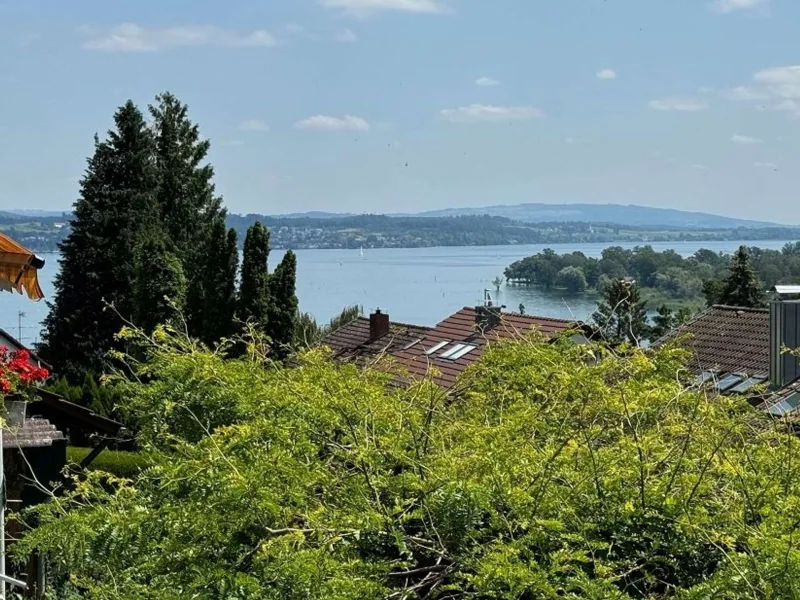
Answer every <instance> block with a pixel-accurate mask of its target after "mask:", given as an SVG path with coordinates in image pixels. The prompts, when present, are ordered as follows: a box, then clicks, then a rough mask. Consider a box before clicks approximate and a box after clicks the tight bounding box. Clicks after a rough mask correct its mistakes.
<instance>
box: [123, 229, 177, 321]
mask: <svg viewBox="0 0 800 600" xmlns="http://www.w3.org/2000/svg"><path fill="white" fill-rule="evenodd" d="M135 276H136V278H135V284H134V297H135V301H136V313H135V319H134V321H135V323H136V325H138V326H139V327H141V328H142V329H144V330H145V331H147V332H150V331H152V330H153V329H155V327H156V325H160V324H163V323H166V322H168V321H169V320H170V319H172V318H173V317H174V316H175V312H176V310H177V311H181V310H182V309H183V306H184V302H185V301H186V277H185V276H184V273H183V266H182V265H181V261H180V260H179V259H178V257H177V256H176V255H175V254H174V253H173V252H171V251H170V250H169V248H168V244H167V241H166V240H165V239H164V236H163V234H162V233H161V231H160V230H159V229H154V230H151V231H150V232H149V234H148V235H146V236H144V238H143V239H142V241H141V242H140V243H139V245H138V246H137V249H136V262H135Z"/></svg>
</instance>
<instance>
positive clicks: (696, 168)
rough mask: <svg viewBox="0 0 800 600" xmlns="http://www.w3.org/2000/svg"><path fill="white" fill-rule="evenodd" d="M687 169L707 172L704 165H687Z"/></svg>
mask: <svg viewBox="0 0 800 600" xmlns="http://www.w3.org/2000/svg"><path fill="white" fill-rule="evenodd" d="M689 168H690V169H693V170H695V171H708V167H707V166H705V165H700V164H696V165H689Z"/></svg>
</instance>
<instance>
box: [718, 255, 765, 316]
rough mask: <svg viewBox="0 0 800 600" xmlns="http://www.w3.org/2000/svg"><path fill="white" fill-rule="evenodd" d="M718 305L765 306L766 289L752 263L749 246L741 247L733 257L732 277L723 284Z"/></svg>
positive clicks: (727, 278) (729, 276)
mask: <svg viewBox="0 0 800 600" xmlns="http://www.w3.org/2000/svg"><path fill="white" fill-rule="evenodd" d="M717 303H718V304H725V305H727V306H741V307H746V308H759V307H762V306H764V304H765V301H764V289H763V287H762V286H761V282H760V281H759V279H758V275H757V274H756V272H755V269H753V265H752V264H751V262H750V253H749V252H748V251H747V246H740V247H739V249H738V250H737V251H736V253H735V254H734V255H733V258H732V259H731V265H730V275H728V277H726V278H725V279H724V280H723V282H722V286H721V288H720V296H719V301H718V302H717Z"/></svg>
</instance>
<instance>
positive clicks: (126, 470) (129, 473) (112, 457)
mask: <svg viewBox="0 0 800 600" xmlns="http://www.w3.org/2000/svg"><path fill="white" fill-rule="evenodd" d="M91 451H92V449H91V448H78V447H76V446H68V447H67V462H68V463H76V464H79V463H80V462H81V461H82V460H83V459H84V458H86V456H87V455H88V454H89V453H90V452H91ZM151 464H152V463H151V461H150V458H149V457H148V456H147V455H146V454H141V453H139V452H123V451H120V450H103V451H102V452H101V453H100V455H99V456H98V457H97V458H95V459H94V461H92V464H90V465H89V467H88V470H89V471H105V472H107V473H111V474H112V475H116V476H117V477H126V478H132V477H135V476H136V475H138V474H139V472H140V471H142V470H143V469H146V468H148V467H149V466H151Z"/></svg>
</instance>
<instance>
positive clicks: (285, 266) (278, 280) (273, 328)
mask: <svg viewBox="0 0 800 600" xmlns="http://www.w3.org/2000/svg"><path fill="white" fill-rule="evenodd" d="M296 287H297V256H296V255H295V253H294V252H292V251H291V250H287V251H286V254H285V255H284V257H283V260H281V262H280V264H279V265H278V266H277V267H276V269H275V272H274V273H273V274H272V275H271V276H270V281H269V290H270V303H269V315H268V317H267V329H266V331H267V335H268V336H269V338H270V340H272V350H273V352H274V353H275V355H276V356H277V357H279V358H283V357H285V356H286V354H287V352H288V350H289V348H291V347H292V345H293V342H294V336H295V331H296V323H297V315H298V303H297V295H296V291H295V290H296Z"/></svg>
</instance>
